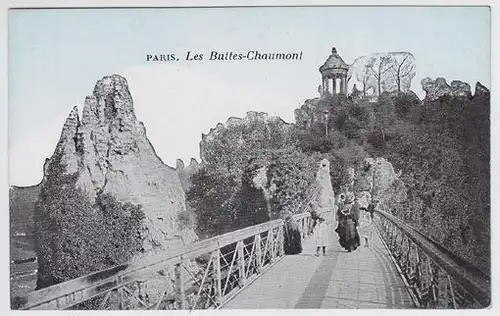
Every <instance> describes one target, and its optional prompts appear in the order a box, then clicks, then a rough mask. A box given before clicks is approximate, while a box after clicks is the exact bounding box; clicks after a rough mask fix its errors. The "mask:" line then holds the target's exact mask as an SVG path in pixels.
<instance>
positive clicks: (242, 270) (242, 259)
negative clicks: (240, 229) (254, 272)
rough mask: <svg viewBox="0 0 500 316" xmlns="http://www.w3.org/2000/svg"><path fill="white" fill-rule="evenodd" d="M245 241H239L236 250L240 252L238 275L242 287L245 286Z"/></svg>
mask: <svg viewBox="0 0 500 316" xmlns="http://www.w3.org/2000/svg"><path fill="white" fill-rule="evenodd" d="M243 247H244V243H243V240H240V241H238V243H237V244H236V248H237V251H238V273H239V277H240V287H243V286H245V281H246V280H245V252H244V249H243Z"/></svg>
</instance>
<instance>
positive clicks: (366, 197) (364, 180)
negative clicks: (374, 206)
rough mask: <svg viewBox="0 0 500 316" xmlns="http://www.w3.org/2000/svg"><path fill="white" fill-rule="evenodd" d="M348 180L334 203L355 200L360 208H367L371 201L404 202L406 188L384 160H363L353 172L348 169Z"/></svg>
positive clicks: (351, 169)
mask: <svg viewBox="0 0 500 316" xmlns="http://www.w3.org/2000/svg"><path fill="white" fill-rule="evenodd" d="M348 174H349V180H348V183H347V184H346V185H344V186H343V188H342V189H341V191H340V193H339V194H338V195H337V198H336V203H337V204H338V203H340V202H346V203H352V201H353V199H354V197H356V198H357V200H358V203H359V204H360V206H361V207H368V204H369V203H371V202H372V201H373V200H383V201H384V200H385V201H386V200H389V199H390V200H395V201H398V202H402V201H404V200H406V198H407V195H406V188H405V186H404V183H403V181H402V180H400V179H399V176H400V175H399V174H397V173H396V172H395V171H394V168H393V166H392V164H391V163H390V162H388V161H387V160H386V159H384V158H365V159H364V161H363V164H362V165H361V166H360V167H359V168H358V170H354V169H353V168H349V169H348Z"/></svg>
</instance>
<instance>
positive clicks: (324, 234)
mask: <svg viewBox="0 0 500 316" xmlns="http://www.w3.org/2000/svg"><path fill="white" fill-rule="evenodd" d="M314 237H315V240H316V257H319V254H320V250H321V248H323V256H324V255H326V244H327V243H328V226H327V223H326V221H325V219H324V218H322V217H319V218H318V219H317V220H316V224H315V225H314Z"/></svg>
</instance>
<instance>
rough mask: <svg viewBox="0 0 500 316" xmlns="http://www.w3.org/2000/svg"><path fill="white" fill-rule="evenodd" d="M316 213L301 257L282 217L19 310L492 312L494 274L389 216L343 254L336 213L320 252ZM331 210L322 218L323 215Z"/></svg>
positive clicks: (305, 222)
mask: <svg viewBox="0 0 500 316" xmlns="http://www.w3.org/2000/svg"><path fill="white" fill-rule="evenodd" d="M309 211H310V209H307V208H304V209H303V212H302V213H301V214H298V215H295V216H294V218H295V220H296V221H297V223H298V226H299V229H300V232H301V235H302V238H303V252H302V253H301V254H298V255H285V253H284V234H283V232H284V229H285V227H284V225H285V223H284V222H283V220H273V221H269V222H266V223H262V224H259V225H256V226H251V227H247V228H244V229H241V230H237V231H234V232H230V233H227V234H224V235H220V236H216V237H213V238H210V239H206V240H202V241H199V242H196V243H194V244H191V245H189V246H187V247H185V248H184V249H181V250H177V251H174V252H170V253H167V254H157V255H154V256H150V257H147V258H144V259H141V260H138V261H136V262H131V263H127V264H122V265H119V266H115V267H113V268H110V269H106V270H102V271H98V272H95V273H92V274H90V275H86V276H83V277H80V278H77V279H73V280H70V281H67V282H64V283H60V284H56V285H53V286H50V287H47V288H43V289H40V290H37V291H34V292H31V293H29V294H28V295H27V296H25V297H22V298H21V299H20V300H19V301H18V302H17V306H15V307H14V306H13V308H17V309H42V310H53V309H102V310H106V309H108V310H116V309H161V310H166V309H261V308H266V309H267V308H273V309H285V308H296V309H300V308H455V309H458V308H485V307H488V306H489V305H490V300H491V284H490V277H489V276H488V275H486V274H484V273H482V272H481V271H480V270H479V269H477V268H475V267H474V266H471V265H469V264H468V263H466V262H464V261H463V260H462V259H460V258H458V257H456V256H455V255H454V254H453V253H451V252H450V251H448V250H447V249H445V248H444V247H442V246H440V245H439V244H437V243H436V242H434V241H433V240H431V239H430V238H428V237H427V236H425V235H424V234H422V233H420V232H419V231H418V230H416V229H415V228H413V227H412V226H411V225H408V224H407V223H405V222H403V221H402V220H400V219H398V218H396V217H395V216H393V215H391V214H390V213H389V212H387V210H384V211H382V210H380V211H376V212H375V213H374V222H373V225H371V227H369V228H367V229H366V230H364V231H363V230H361V231H360V234H361V235H362V236H364V235H367V236H371V238H370V241H369V245H368V246H361V247H360V248H358V249H357V250H355V251H353V252H347V251H345V250H342V249H341V248H340V246H339V244H338V241H337V239H336V238H335V236H334V233H333V229H334V226H335V225H336V223H335V220H334V217H333V213H332V212H331V211H329V210H319V211H320V213H323V216H324V217H326V219H327V223H329V225H330V228H331V229H330V231H331V235H330V236H329V237H330V238H329V240H330V242H329V246H328V247H327V253H326V254H325V255H324V256H323V255H320V256H315V250H316V249H315V244H314V241H313V240H312V238H310V236H311V231H312V229H311V228H312V220H311V215H310V212H309ZM321 211H323V212H321Z"/></svg>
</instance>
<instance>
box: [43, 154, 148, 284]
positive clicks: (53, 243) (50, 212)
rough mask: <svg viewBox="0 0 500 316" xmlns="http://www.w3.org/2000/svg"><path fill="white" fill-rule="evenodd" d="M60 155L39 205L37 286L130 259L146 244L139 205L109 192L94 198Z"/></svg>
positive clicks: (75, 276) (48, 177) (50, 171)
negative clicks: (114, 196) (68, 170)
mask: <svg viewBox="0 0 500 316" xmlns="http://www.w3.org/2000/svg"><path fill="white" fill-rule="evenodd" d="M61 156H62V154H61V153H56V154H55V155H54V157H53V158H52V161H51V163H50V164H49V167H48V170H47V171H48V172H47V177H46V180H45V182H44V183H43V186H42V189H41V192H40V198H39V200H38V202H37V204H36V207H35V218H36V221H35V223H36V227H35V236H36V250H37V256H38V264H39V268H38V271H39V272H38V281H37V288H38V289H39V288H43V287H47V286H50V285H53V284H57V283H60V282H63V281H66V280H69V279H73V278H77V277H80V276H82V275H85V274H88V273H91V272H93V271H97V270H101V269H105V268H108V267H111V266H114V265H116V264H119V263H122V262H125V261H128V260H129V259H130V258H131V257H132V256H133V255H134V254H135V253H137V252H139V251H140V249H141V247H142V240H141V223H142V219H143V217H144V214H143V212H142V211H141V210H140V207H139V206H135V205H132V204H130V203H121V202H118V201H116V199H114V198H113V197H112V196H109V195H100V196H98V197H97V199H96V202H95V204H92V203H91V201H90V199H89V198H88V196H87V195H86V194H85V193H84V192H83V191H82V190H80V189H79V188H78V186H77V185H76V181H77V179H78V174H77V173H74V174H65V169H66V168H65V166H64V164H63V163H62V161H61Z"/></svg>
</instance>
